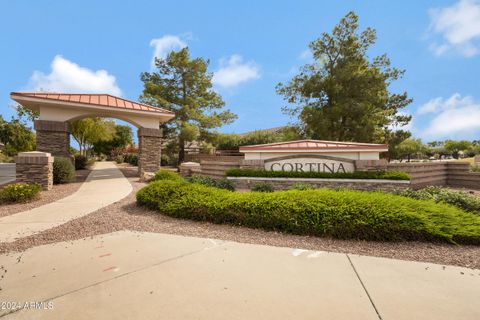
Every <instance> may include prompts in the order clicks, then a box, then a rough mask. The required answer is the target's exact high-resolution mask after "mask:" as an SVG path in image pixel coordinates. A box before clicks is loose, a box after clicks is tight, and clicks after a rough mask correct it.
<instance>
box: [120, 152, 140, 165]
mask: <svg viewBox="0 0 480 320" xmlns="http://www.w3.org/2000/svg"><path fill="white" fill-rule="evenodd" d="M123 161H125V162H126V163H129V164H131V165H132V166H138V154H136V153H127V154H125V155H124V158H123Z"/></svg>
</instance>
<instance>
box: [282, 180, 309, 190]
mask: <svg viewBox="0 0 480 320" xmlns="http://www.w3.org/2000/svg"><path fill="white" fill-rule="evenodd" d="M288 189H289V190H313V189H315V187H314V186H313V185H311V184H310V183H303V182H297V183H295V184H294V185H292V186H291V187H290V188H288Z"/></svg>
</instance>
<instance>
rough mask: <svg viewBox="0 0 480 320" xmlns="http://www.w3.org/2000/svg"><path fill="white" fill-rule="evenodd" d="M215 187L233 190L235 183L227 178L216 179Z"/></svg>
mask: <svg viewBox="0 0 480 320" xmlns="http://www.w3.org/2000/svg"><path fill="white" fill-rule="evenodd" d="M216 187H217V188H220V189H225V190H229V191H235V184H234V183H233V182H232V181H230V180H228V179H220V180H217V186H216Z"/></svg>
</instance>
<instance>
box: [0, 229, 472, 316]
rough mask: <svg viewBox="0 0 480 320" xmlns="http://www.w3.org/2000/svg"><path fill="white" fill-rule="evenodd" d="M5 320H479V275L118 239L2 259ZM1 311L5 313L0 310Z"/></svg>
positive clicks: (150, 238)
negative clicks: (35, 306)
mask: <svg viewBox="0 0 480 320" xmlns="http://www.w3.org/2000/svg"><path fill="white" fill-rule="evenodd" d="M0 261H1V264H2V265H3V266H4V268H6V270H7V271H8V272H6V273H5V277H4V278H3V279H2V280H1V281H0V286H1V287H2V290H1V291H0V301H20V302H23V301H46V300H48V301H51V302H52V304H53V309H51V310H31V309H30V310H19V311H16V312H13V313H10V314H4V319H89V320H91V319H142V320H144V319H222V320H224V319H275V320H278V319H329V320H330V319H348V320H352V319H355V320H362V319H380V317H381V319H384V320H387V319H408V320H410V319H417V320H418V319H435V320H442V319H449V320H450V319H462V320H468V319H472V320H473V319H480V305H479V303H478V298H479V297H480V270H470V269H466V268H459V267H450V266H447V267H445V268H443V267H442V266H440V265H435V264H428V263H417V262H406V261H398V260H391V259H383V258H373V257H365V256H355V255H345V254H339V253H327V252H318V251H307V250H299V249H293V248H278V247H268V246H260V245H250V244H240V243H234V242H222V241H219V240H210V239H202V238H191V237H181V236H175V235H164V234H154V233H135V232H128V231H123V232H116V233H111V234H108V235H104V236H97V237H94V238H87V239H83V240H78V241H74V242H68V243H57V244H53V245H46V246H41V247H35V248H32V249H29V250H27V251H25V252H24V253H18V254H14V255H10V256H0ZM4 312H5V311H4Z"/></svg>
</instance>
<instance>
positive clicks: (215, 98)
mask: <svg viewBox="0 0 480 320" xmlns="http://www.w3.org/2000/svg"><path fill="white" fill-rule="evenodd" d="M208 64H209V61H208V60H207V61H206V60H204V59H202V58H195V59H192V58H190V53H189V50H188V48H184V49H181V50H180V51H178V52H171V53H170V54H169V55H168V56H167V57H166V58H165V59H159V58H156V59H155V66H156V68H157V71H155V72H144V73H142V74H141V80H142V81H143V83H144V90H143V94H142V96H141V97H140V99H141V100H142V101H143V102H145V103H148V104H150V105H153V106H157V107H161V108H164V109H168V110H171V111H174V112H175V119H173V120H172V121H170V122H168V123H167V124H164V125H163V128H164V134H165V135H166V137H167V139H168V138H169V139H175V141H176V144H177V146H178V158H179V162H182V161H183V160H184V158H185V142H188V141H191V140H190V139H194V138H195V136H196V135H197V132H198V135H200V136H205V135H208V134H209V130H211V129H214V128H218V127H221V126H222V125H224V124H229V123H231V122H232V121H233V120H235V119H236V115H234V114H233V113H232V112H230V111H229V110H223V111H222V110H221V109H222V108H223V107H224V105H225V103H224V102H223V100H222V98H221V96H220V95H219V94H217V93H216V92H215V91H213V89H212V73H209V72H208V71H207V68H208ZM193 127H196V128H197V129H196V130H195V129H193Z"/></svg>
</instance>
